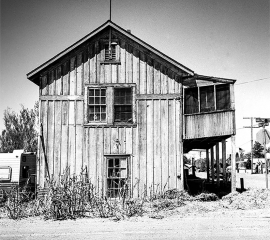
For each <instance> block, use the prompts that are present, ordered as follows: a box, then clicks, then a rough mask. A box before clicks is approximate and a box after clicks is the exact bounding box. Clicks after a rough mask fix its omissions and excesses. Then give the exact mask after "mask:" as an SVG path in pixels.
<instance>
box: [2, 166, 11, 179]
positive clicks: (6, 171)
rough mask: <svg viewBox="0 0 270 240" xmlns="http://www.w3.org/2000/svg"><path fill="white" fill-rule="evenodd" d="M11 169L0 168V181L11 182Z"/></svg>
mask: <svg viewBox="0 0 270 240" xmlns="http://www.w3.org/2000/svg"><path fill="white" fill-rule="evenodd" d="M11 173H12V168H11V167H0V181H11Z"/></svg>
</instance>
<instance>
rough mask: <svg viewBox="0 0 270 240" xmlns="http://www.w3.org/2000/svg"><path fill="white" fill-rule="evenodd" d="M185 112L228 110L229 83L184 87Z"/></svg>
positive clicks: (229, 105)
mask: <svg viewBox="0 0 270 240" xmlns="http://www.w3.org/2000/svg"><path fill="white" fill-rule="evenodd" d="M184 107H185V114H193V113H203V112H211V111H217V110H228V109H230V107H231V102H230V84H217V85H211V86H204V87H197V88H187V89H185V103H184Z"/></svg>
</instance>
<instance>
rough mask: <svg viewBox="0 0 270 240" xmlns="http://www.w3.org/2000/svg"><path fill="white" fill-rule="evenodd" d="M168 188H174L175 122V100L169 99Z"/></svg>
mask: <svg viewBox="0 0 270 240" xmlns="http://www.w3.org/2000/svg"><path fill="white" fill-rule="evenodd" d="M168 115H169V136H168V140H169V142H168V144H169V162H168V163H169V166H168V167H169V185H168V188H169V189H173V188H176V171H175V169H176V142H175V138H176V136H175V133H176V122H175V100H170V101H169V113H168Z"/></svg>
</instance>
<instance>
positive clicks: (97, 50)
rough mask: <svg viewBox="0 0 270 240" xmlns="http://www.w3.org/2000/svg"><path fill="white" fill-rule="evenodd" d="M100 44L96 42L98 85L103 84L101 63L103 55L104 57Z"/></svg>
mask: <svg viewBox="0 0 270 240" xmlns="http://www.w3.org/2000/svg"><path fill="white" fill-rule="evenodd" d="M100 44H101V43H100V42H99V41H96V43H95V52H96V74H97V75H96V76H97V83H101V80H100V79H101V78H102V77H101V76H102V72H101V67H102V66H101V65H102V64H100V62H101V61H103V58H102V57H103V55H102V51H101V46H100Z"/></svg>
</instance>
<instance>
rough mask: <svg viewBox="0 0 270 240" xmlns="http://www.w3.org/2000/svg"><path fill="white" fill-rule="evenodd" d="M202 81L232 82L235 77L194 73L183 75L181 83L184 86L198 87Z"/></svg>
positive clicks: (234, 80)
mask: <svg viewBox="0 0 270 240" xmlns="http://www.w3.org/2000/svg"><path fill="white" fill-rule="evenodd" d="M202 81H205V82H209V83H213V84H214V83H228V84H234V83H235V82H236V79H229V78H220V77H213V76H205V75H199V74H196V73H194V75H193V76H192V77H185V78H184V80H183V85H184V86H186V87H198V86H200V83H201V82H202Z"/></svg>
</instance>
